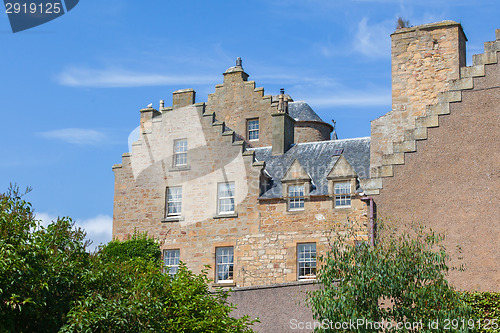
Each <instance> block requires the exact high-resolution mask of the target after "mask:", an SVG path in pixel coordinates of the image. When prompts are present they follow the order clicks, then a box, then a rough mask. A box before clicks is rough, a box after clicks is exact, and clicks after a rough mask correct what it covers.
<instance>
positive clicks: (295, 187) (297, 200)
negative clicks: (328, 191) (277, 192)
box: [281, 160, 311, 211]
mask: <svg viewBox="0 0 500 333" xmlns="http://www.w3.org/2000/svg"><path fill="white" fill-rule="evenodd" d="M281 183H282V184H283V197H284V199H286V201H287V210H288V211H301V210H304V208H305V201H306V198H308V197H309V191H310V190H311V177H310V176H309V174H308V173H307V172H306V170H304V168H303V167H302V165H300V162H299V161H298V160H294V161H293V162H292V164H291V165H290V167H289V168H288V170H287V171H286V173H285V175H284V176H283V178H282V179H281Z"/></svg>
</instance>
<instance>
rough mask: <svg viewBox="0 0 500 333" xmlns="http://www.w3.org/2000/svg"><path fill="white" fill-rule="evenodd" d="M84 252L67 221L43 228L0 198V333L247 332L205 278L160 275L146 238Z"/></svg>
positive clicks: (16, 201) (80, 234)
mask: <svg viewBox="0 0 500 333" xmlns="http://www.w3.org/2000/svg"><path fill="white" fill-rule="evenodd" d="M87 245H88V242H86V241H85V232H84V231H83V230H81V229H75V228H74V223H73V222H72V220H71V219H70V218H62V219H58V220H57V221H55V222H53V223H51V224H50V225H49V226H48V227H47V228H43V227H42V226H40V225H39V223H38V222H37V221H36V220H35V219H34V214H33V210H32V207H31V205H30V204H29V203H28V202H26V201H24V200H23V199H22V195H20V193H19V190H18V189H17V188H11V189H10V190H9V191H8V192H7V193H5V194H0V332H2V333H3V332H37V333H38V332H40V333H45V332H252V330H251V329H250V328H249V326H250V325H251V323H252V322H250V321H249V319H248V317H244V318H240V319H236V318H232V317H230V312H231V311H232V309H233V306H232V305H230V304H228V303H227V297H228V294H227V292H222V291H221V292H219V293H215V294H212V293H210V292H209V289H208V285H207V283H208V281H209V280H208V278H207V274H206V272H203V273H202V274H201V275H195V274H193V273H192V272H190V271H189V270H188V269H187V268H186V267H185V265H181V266H180V268H179V271H178V273H177V275H176V277H175V278H171V277H170V276H169V275H168V274H163V273H162V268H163V264H162V263H161V261H160V260H159V258H160V249H159V246H158V244H157V243H156V242H155V241H154V240H153V239H151V238H148V237H147V236H146V235H138V234H134V236H133V237H132V238H131V239H130V240H127V241H124V242H118V241H113V242H111V243H110V244H109V245H107V246H103V247H101V249H100V251H97V252H96V253H93V254H89V253H87V252H86V251H85V249H86V246H87Z"/></svg>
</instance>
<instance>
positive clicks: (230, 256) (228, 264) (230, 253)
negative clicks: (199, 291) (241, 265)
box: [215, 246, 234, 283]
mask: <svg viewBox="0 0 500 333" xmlns="http://www.w3.org/2000/svg"><path fill="white" fill-rule="evenodd" d="M233 279H234V247H233V246H222V247H216V248H215V282H216V283H232V282H233Z"/></svg>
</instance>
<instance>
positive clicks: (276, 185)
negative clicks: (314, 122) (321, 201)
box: [253, 137, 370, 199]
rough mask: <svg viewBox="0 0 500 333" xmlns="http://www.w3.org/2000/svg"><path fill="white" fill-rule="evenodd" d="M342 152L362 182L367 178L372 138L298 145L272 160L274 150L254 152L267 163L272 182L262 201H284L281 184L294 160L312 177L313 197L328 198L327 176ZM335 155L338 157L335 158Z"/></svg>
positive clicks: (257, 157) (259, 159) (264, 149)
mask: <svg viewBox="0 0 500 333" xmlns="http://www.w3.org/2000/svg"><path fill="white" fill-rule="evenodd" d="M339 149H343V152H342V155H343V156H344V157H345V158H346V160H347V161H348V162H349V164H350V165H351V166H352V167H353V168H354V170H355V171H356V173H357V175H358V177H359V178H368V177H369V170H370V138H369V137H366V138H355V139H345V140H333V141H321V142H307V143H298V144H296V145H294V146H293V147H292V148H290V149H289V150H288V151H287V152H286V153H285V154H283V155H276V156H272V149H271V147H263V148H255V149H253V150H255V158H256V160H258V161H265V162H266V166H265V171H266V172H267V173H268V174H269V176H270V177H271V178H272V182H271V186H270V188H269V189H268V190H267V191H266V192H264V193H263V194H262V195H261V196H260V198H263V199H271V198H281V197H283V192H282V184H281V180H282V178H283V177H284V175H285V173H286V171H287V170H288V168H290V166H291V164H292V163H293V161H294V160H298V161H299V163H300V165H301V166H302V167H303V168H304V170H305V171H306V172H307V173H308V174H309V176H310V178H311V183H312V185H313V186H312V188H311V192H310V195H328V181H327V179H326V176H327V175H328V174H329V172H330V170H331V169H332V168H333V166H334V165H335V163H336V162H337V160H338V158H339V155H337V154H336V153H338V150H339ZM334 154H335V155H334Z"/></svg>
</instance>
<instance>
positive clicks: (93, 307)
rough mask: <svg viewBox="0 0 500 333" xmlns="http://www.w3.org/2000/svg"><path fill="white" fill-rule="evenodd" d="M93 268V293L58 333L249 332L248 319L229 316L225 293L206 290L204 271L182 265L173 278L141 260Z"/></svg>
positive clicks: (71, 314) (90, 293)
mask: <svg viewBox="0 0 500 333" xmlns="http://www.w3.org/2000/svg"><path fill="white" fill-rule="evenodd" d="M93 265H96V266H99V269H97V270H95V271H96V272H99V274H98V275H90V276H87V278H88V279H90V280H91V281H90V282H91V285H93V286H94V288H95V289H93V290H89V293H88V296H87V297H86V298H85V299H82V300H80V301H78V302H77V303H76V305H75V307H74V308H73V309H72V310H71V312H70V313H69V315H68V324H67V325H66V326H65V327H64V328H63V329H62V330H61V332H117V333H118V332H252V330H251V329H250V328H248V327H249V325H250V324H251V322H250V321H249V319H248V317H244V318H240V319H236V318H231V317H230V312H231V310H232V309H233V307H232V306H230V305H229V304H227V301H226V300H227V296H228V294H227V292H222V291H220V292H218V293H215V294H211V293H210V292H209V290H208V286H207V283H208V279H207V275H206V272H204V273H203V274H201V275H194V274H193V273H191V272H190V271H189V270H188V269H187V268H186V266H185V265H184V264H181V265H180V267H179V271H178V272H177V274H176V276H175V278H171V277H170V276H169V275H168V274H163V273H161V267H160V266H158V265H157V264H156V263H154V262H151V261H146V260H144V259H142V258H140V259H131V260H129V261H125V262H123V263H122V264H120V265H119V266H118V267H117V266H114V265H111V264H109V263H106V262H99V260H97V261H95V262H94V263H93ZM105 286H110V287H108V288H106V287H105Z"/></svg>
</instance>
